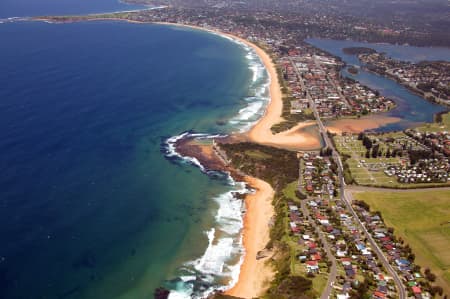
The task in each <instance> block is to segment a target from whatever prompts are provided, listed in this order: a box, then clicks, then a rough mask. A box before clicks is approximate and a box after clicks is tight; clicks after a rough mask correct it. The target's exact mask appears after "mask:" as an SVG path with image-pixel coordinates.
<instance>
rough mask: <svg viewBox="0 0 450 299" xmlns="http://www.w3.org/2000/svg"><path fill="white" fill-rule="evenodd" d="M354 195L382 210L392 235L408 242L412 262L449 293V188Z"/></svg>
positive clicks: (374, 208) (373, 207)
mask: <svg viewBox="0 0 450 299" xmlns="http://www.w3.org/2000/svg"><path fill="white" fill-rule="evenodd" d="M354 197H355V198H356V199H359V200H364V201H365V202H367V203H368V204H369V205H370V207H371V210H373V211H380V212H381V213H382V216H383V218H384V220H385V222H386V224H387V225H388V226H391V227H393V228H394V229H395V234H396V235H397V236H400V237H402V238H403V239H404V240H405V241H406V242H407V243H408V244H410V246H411V248H412V249H413V252H414V253H415V254H416V262H417V263H418V264H419V265H420V266H422V268H425V267H429V268H430V269H431V270H432V272H433V273H435V274H436V275H437V277H438V279H437V282H438V284H439V285H441V286H442V287H443V288H444V291H445V293H446V294H450V190H433V191H429V190H427V191H414V192H362V193H355V194H354Z"/></svg>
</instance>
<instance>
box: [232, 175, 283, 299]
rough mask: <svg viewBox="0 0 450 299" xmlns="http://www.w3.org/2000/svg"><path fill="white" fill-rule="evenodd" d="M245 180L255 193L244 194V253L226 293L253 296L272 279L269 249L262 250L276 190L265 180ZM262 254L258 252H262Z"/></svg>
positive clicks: (263, 290) (263, 288) (272, 271)
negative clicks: (235, 275)
mask: <svg viewBox="0 0 450 299" xmlns="http://www.w3.org/2000/svg"><path fill="white" fill-rule="evenodd" d="M244 180H245V182H246V183H247V184H248V185H249V186H250V187H251V188H253V189H254V190H255V193H253V194H249V195H247V196H246V197H245V206H246V213H245V215H244V229H243V238H242V240H243V241H242V242H243V246H244V248H245V256H244V260H243V262H242V265H241V269H240V272H239V279H238V281H237V283H236V284H235V285H234V286H233V287H231V288H230V289H228V290H227V291H225V294H227V295H230V296H236V297H239V298H256V297H259V296H261V295H263V294H264V292H265V291H266V290H267V288H268V287H269V283H270V281H271V280H272V279H273V276H274V274H275V273H274V270H273V269H272V267H271V265H270V264H269V263H268V258H269V257H270V255H271V253H270V252H266V251H265V247H266V245H267V243H268V242H269V240H270V221H271V219H272V217H273V216H274V213H275V212H274V207H273V205H272V199H273V196H274V194H275V191H274V190H273V188H272V186H270V184H268V183H267V182H265V181H263V180H260V179H257V178H254V177H249V176H247V177H245V178H244ZM262 252H263V253H264V254H261V253H262Z"/></svg>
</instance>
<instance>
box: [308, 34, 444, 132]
mask: <svg viewBox="0 0 450 299" xmlns="http://www.w3.org/2000/svg"><path fill="white" fill-rule="evenodd" d="M307 42H308V43H310V44H312V45H314V46H316V47H318V48H320V49H322V50H325V51H327V52H329V53H331V54H333V55H336V56H338V57H340V58H341V59H342V60H343V61H345V62H346V63H347V64H348V65H356V66H359V67H361V66H362V63H361V62H360V61H359V60H358V58H357V56H356V55H348V54H345V53H344V52H343V49H344V48H347V47H369V48H373V49H375V50H377V51H378V52H385V53H387V55H389V56H391V57H393V58H395V59H399V60H404V61H413V62H418V61H422V60H446V61H450V49H447V48H424V47H410V46H399V45H388V44H371V43H363V42H354V41H349V40H330V39H309V40H307ZM342 74H343V75H344V76H346V77H349V78H353V79H355V80H358V81H359V82H361V83H362V84H364V85H366V86H368V87H370V88H373V89H375V90H378V91H379V92H380V94H382V95H383V96H386V97H388V98H390V99H392V100H394V101H395V103H396V104H397V107H396V108H395V109H393V110H391V111H389V112H388V113H386V114H384V115H387V116H393V117H399V118H401V119H402V120H401V121H400V122H398V123H394V124H390V125H387V126H384V127H381V128H380V129H378V130H380V131H392V130H403V129H405V128H407V127H410V126H413V125H416V124H419V123H423V122H432V121H433V117H434V115H435V114H436V113H438V112H440V111H444V110H446V109H447V108H446V107H444V106H441V105H437V104H433V103H430V102H428V101H426V100H425V99H423V98H422V97H420V96H418V95H416V94H414V93H413V92H411V91H409V90H408V89H407V88H405V87H404V86H402V85H401V84H398V83H397V82H395V81H394V80H391V79H389V78H386V77H383V76H379V75H377V74H375V73H372V72H368V71H365V70H363V69H359V72H358V74H356V75H354V74H350V73H349V72H348V71H347V69H343V70H342Z"/></svg>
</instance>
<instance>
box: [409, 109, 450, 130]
mask: <svg viewBox="0 0 450 299" xmlns="http://www.w3.org/2000/svg"><path fill="white" fill-rule="evenodd" d="M416 129H417V130H419V131H420V132H439V131H450V113H446V114H443V115H442V122H441V123H429V124H424V125H423V126H420V127H418V128H416Z"/></svg>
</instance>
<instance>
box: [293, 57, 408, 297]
mask: <svg viewBox="0 0 450 299" xmlns="http://www.w3.org/2000/svg"><path fill="white" fill-rule="evenodd" d="M291 62H292V61H291ZM292 65H293V66H294V69H295V71H296V73H297V75H298V76H299V78H300V83H301V86H302V89H303V90H305V91H307V89H306V88H305V84H304V82H303V78H302V76H301V74H300V72H299V71H298V69H297V66H296V65H295V63H293V62H292ZM307 98H308V100H309V103H310V108H311V109H312V110H313V113H314V117H315V118H316V121H317V125H318V127H319V132H320V134H321V135H322V138H323V140H324V142H325V146H326V147H328V148H330V149H332V152H333V153H332V157H333V159H334V161H335V162H336V164H337V165H338V178H339V183H340V196H341V200H342V201H344V203H345V205H346V206H347V208H348V210H349V211H350V212H351V214H352V216H353V217H354V219H355V221H356V222H357V223H358V225H359V226H360V228H361V230H362V231H363V232H364V235H365V236H366V238H367V240H368V241H369V243H370V245H371V248H372V250H373V251H374V252H375V254H376V255H377V257H378V259H379V260H380V261H381V263H382V264H383V266H384V267H385V269H386V271H387V272H388V273H389V274H390V275H391V276H392V278H393V279H394V282H395V285H396V288H397V291H398V295H399V299H406V297H407V293H406V290H405V287H404V285H403V283H402V280H401V278H400V276H399V275H398V273H397V272H396V271H395V269H394V268H393V267H392V266H391V264H390V263H389V261H388V259H387V258H386V256H385V255H384V252H383V251H382V250H381V249H380V248H379V247H378V244H377V243H376V242H375V240H374V239H373V238H372V235H371V234H370V233H369V232H368V231H367V229H366V227H365V226H364V224H363V223H362V221H361V219H359V217H358V215H357V214H356V212H355V210H354V209H353V207H352V205H351V202H352V200H353V197H352V194H351V193H350V192H348V191H346V190H345V181H344V175H343V169H344V168H343V166H342V161H341V157H340V156H339V153H338V152H337V151H336V149H335V148H334V145H333V142H332V141H331V139H330V138H329V136H328V134H327V129H326V127H325V126H324V125H323V123H322V120H321V118H320V115H319V113H318V111H317V108H316V105H315V103H314V101H313V99H312V98H311V96H310V94H309V93H308V92H307ZM332 285H334V279H333V280H331V281H330V279H329V280H328V284H327V287H326V288H325V290H324V291H323V293H322V296H321V299H326V298H329V297H324V296H327V294H326V293H327V292H328V290H329V289H331V288H332ZM330 292H331V290H330ZM328 296H329V293H328Z"/></svg>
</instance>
